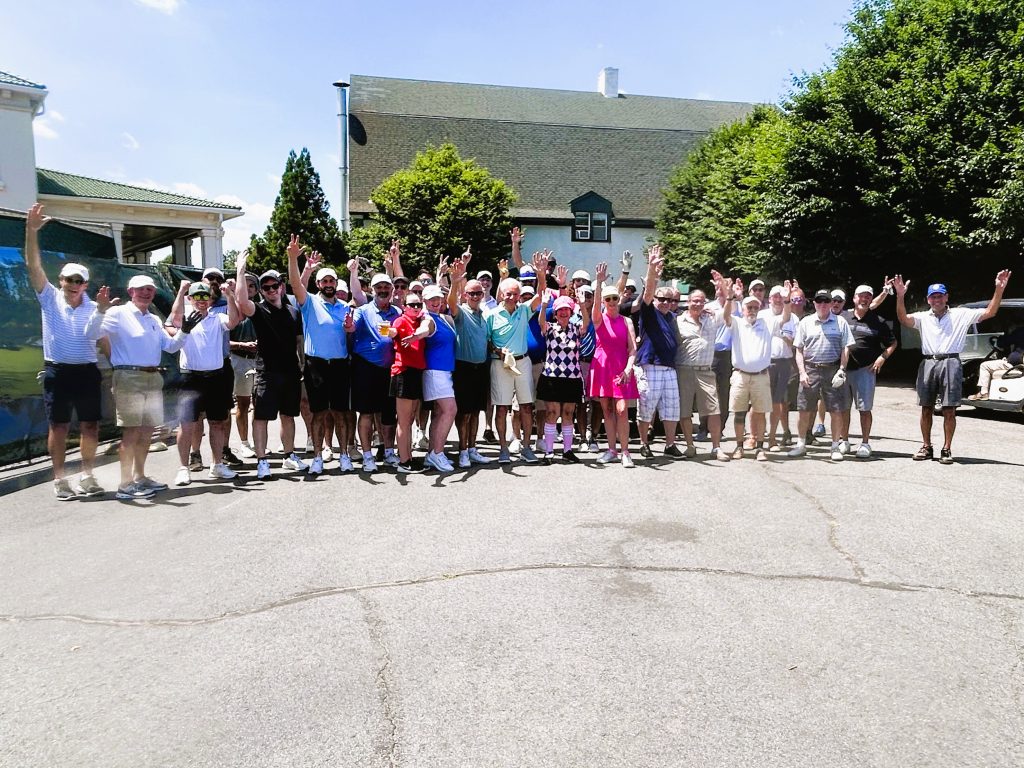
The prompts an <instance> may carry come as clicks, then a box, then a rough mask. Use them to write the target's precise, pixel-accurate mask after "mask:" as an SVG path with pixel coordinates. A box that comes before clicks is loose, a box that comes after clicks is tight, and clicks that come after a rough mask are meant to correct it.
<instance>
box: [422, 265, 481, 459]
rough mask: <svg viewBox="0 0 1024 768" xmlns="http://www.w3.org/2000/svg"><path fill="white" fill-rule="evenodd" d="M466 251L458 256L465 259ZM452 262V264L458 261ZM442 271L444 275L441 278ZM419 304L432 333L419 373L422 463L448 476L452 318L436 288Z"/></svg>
mask: <svg viewBox="0 0 1024 768" xmlns="http://www.w3.org/2000/svg"><path fill="white" fill-rule="evenodd" d="M469 255H470V254H469V248H468V247H467V249H466V252H465V253H464V254H463V255H462V258H466V259H468V257H469ZM462 258H460V259H456V262H460V263H461V261H462ZM442 269H443V270H444V275H441V271H442ZM449 269H450V267H448V265H447V262H446V260H444V259H442V260H441V266H440V267H439V268H438V274H439V277H443V276H445V275H447V273H448V270H449ZM423 303H424V305H425V306H426V309H427V313H428V314H429V316H430V319H431V320H432V321H433V330H432V332H431V334H430V335H429V336H428V337H427V338H426V341H425V342H424V352H425V357H426V369H425V370H424V371H423V402H424V403H425V404H426V405H427V407H428V408H429V409H430V412H431V416H430V428H429V432H428V435H427V441H428V443H429V451H428V453H427V457H426V459H425V460H424V464H425V466H430V467H433V468H434V469H436V470H437V471H438V472H451V471H453V470H454V469H455V467H453V466H452V463H451V462H450V461H449V460H448V457H447V456H445V454H444V446H445V442H446V441H447V440H448V433H449V432H451V430H452V424H454V423H455V413H456V410H457V406H456V403H455V384H454V380H453V373H454V371H455V353H456V347H457V344H458V342H457V331H456V329H455V321H454V319H453V318H452V317H450V316H448V315H445V314H443V313H442V310H443V309H444V307H445V292H444V289H443V288H441V286H440V285H437V284H431V285H427V286H424V288H423Z"/></svg>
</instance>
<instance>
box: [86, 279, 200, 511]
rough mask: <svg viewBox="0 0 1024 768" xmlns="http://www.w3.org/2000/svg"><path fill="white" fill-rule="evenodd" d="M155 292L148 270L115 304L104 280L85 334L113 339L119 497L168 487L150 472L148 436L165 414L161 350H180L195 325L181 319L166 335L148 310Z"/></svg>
mask: <svg viewBox="0 0 1024 768" xmlns="http://www.w3.org/2000/svg"><path fill="white" fill-rule="evenodd" d="M154 296H156V283H154V282H153V278H151V277H149V276H148V275H135V277H133V278H132V279H131V280H129V281H128V297H129V302H128V303H127V304H125V305H124V306H114V305H115V304H118V303H119V302H120V299H111V298H110V289H109V288H107V286H103V287H102V288H100V290H99V291H98V292H97V294H96V304H97V311H96V314H95V315H94V316H93V318H92V319H91V320H90V321H89V325H88V327H87V328H86V335H87V336H88V337H89V338H91V339H97V338H99V337H100V336H107V337H108V338H109V339H110V363H111V365H112V366H113V368H114V378H113V387H112V388H113V391H114V404H115V406H116V408H117V424H118V426H119V427H122V428H123V434H122V436H121V450H120V459H121V483H120V485H118V487H117V493H116V497H117V498H118V499H125V500H133V499H146V498H149V497H151V496H152V495H153V494H154V493H156V492H157V491H162V490H165V489H166V488H167V484H166V483H160V482H157V481H156V480H153V479H152V478H151V477H147V476H146V457H147V456H148V455H149V436H150V435H151V434H152V432H153V427H155V426H156V425H157V424H161V423H162V422H163V420H164V393H163V386H164V380H163V377H162V376H161V375H160V353H161V351H163V352H177V351H178V350H179V349H181V346H182V344H184V343H185V337H186V335H187V334H188V332H189V331H191V330H192V328H194V327H195V322H193V318H191V317H190V318H188V319H186V320H185V321H183V322H182V326H181V330H180V331H178V332H177V333H176V334H175V335H174V337H173V338H172V337H170V336H168V335H167V332H165V331H164V326H163V324H162V323H161V322H160V320H159V319H158V318H157V317H156V315H154V314H153V313H151V312H150V311H149V307H150V304H152V303H153V297H154Z"/></svg>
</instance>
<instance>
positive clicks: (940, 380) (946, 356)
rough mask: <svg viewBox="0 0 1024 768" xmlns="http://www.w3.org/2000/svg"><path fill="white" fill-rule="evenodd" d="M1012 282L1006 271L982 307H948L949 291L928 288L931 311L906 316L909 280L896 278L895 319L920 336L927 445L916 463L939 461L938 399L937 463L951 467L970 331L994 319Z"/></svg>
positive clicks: (941, 286)
mask: <svg viewBox="0 0 1024 768" xmlns="http://www.w3.org/2000/svg"><path fill="white" fill-rule="evenodd" d="M1009 280H1010V270H1008V269H1004V270H1002V271H1001V272H1000V273H999V274H998V275H996V280H995V291H994V292H993V294H992V299H991V300H990V301H989V303H988V306H987V307H985V308H984V309H968V308H967V307H955V308H953V309H950V308H949V291H947V290H946V286H945V285H944V284H942V283H932V284H931V285H929V286H928V291H927V295H928V306H929V307H931V309H929V310H928V311H927V312H914V313H912V314H909V315H908V314H907V307H906V294H907V286H908V285H910V281H909V280H908V281H906V282H903V275H896V276H895V277H894V278H893V281H892V284H893V287H894V288H895V289H896V317H897V318H898V319H899V321H900V325H902V326H903V327H905V328H916V329H917V330H918V331H919V332H920V334H921V354H922V356H923V358H924V359H923V360H921V365H920V367H919V368H918V370H917V404H918V405H919V406H921V437H922V439H923V441H924V442H923V444H922V445H921V447H920V448H919V449H918V451H917V453H915V454H914V461H926V460H929V459H933V458H934V457H935V451H934V449H933V448H932V413H933V411H934V408H935V401H936V399H938V400H939V402H940V404H941V406H942V433H943V443H942V450H941V451H940V452H939V461H940V462H942V463H943V464H952V463H953V453H952V446H953V433H954V432H956V407H957V406H958V405H960V399H961V396H962V394H963V385H964V369H963V365H962V364H961V363H960V353H961V352H963V349H964V343H965V341H966V340H967V331H968V330H970V328H971V326H972V325H974V324H975V323H980V322H981V321H982V320H988V319H989V318H991V317H995V315H996V312H997V311H998V310H999V305H1000V303H1002V300H1003V292H1004V291H1005V290H1006V284H1007V282H1009Z"/></svg>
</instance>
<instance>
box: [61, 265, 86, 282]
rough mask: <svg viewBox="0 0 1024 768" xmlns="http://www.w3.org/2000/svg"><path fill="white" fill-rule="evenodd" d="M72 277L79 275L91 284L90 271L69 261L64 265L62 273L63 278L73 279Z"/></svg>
mask: <svg viewBox="0 0 1024 768" xmlns="http://www.w3.org/2000/svg"><path fill="white" fill-rule="evenodd" d="M72 275H78V276H79V277H80V278H82V279H83V280H85V282H89V270H88V269H86V268H85V267H83V266H82V265H81V264H76V263H75V262H73V261H69V262H68V263H67V264H65V265H64V267H63V269H61V271H60V276H61V277H71V276H72Z"/></svg>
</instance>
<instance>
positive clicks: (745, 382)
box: [723, 281, 772, 461]
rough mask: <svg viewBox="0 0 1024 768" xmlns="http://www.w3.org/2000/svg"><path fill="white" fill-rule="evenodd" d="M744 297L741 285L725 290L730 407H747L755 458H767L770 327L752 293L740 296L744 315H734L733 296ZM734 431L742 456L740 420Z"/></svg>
mask: <svg viewBox="0 0 1024 768" xmlns="http://www.w3.org/2000/svg"><path fill="white" fill-rule="evenodd" d="M741 296H743V284H742V283H741V282H739V281H736V283H735V284H734V285H733V289H732V291H731V292H726V297H727V298H726V303H725V307H724V308H723V310H724V316H723V317H724V320H725V324H726V325H727V326H728V327H729V328H730V329H731V330H732V367H733V372H732V379H731V381H730V386H729V410H730V411H732V412H733V413H737V412H739V413H742V412H744V411H746V410H747V408H749V409H750V433H751V435H753V437H754V448H755V450H756V451H757V453H756V458H757V460H758V461H767V460H768V455H767V454H766V453H765V451H764V427H765V414H767V413H768V412H770V411H771V409H772V388H771V381H770V379H769V377H768V368H769V366H770V365H771V362H772V329H771V328H770V327H769V326H768V323H767V322H766V321H765V319H764V318H763V317H758V312H759V311H760V309H761V300H760V299H758V298H757V297H756V296H754V295H750V296H747V297H746V298H744V299H742V305H743V314H742V315H741V316H740V317H734V316H733V313H732V312H733V299H734V298H735V299H739V298H740V297H741ZM733 426H734V427H735V431H736V450H734V451H733V454H732V457H733V458H734V459H742V458H743V420H742V419H740V420H738V421H736V420H734V421H733Z"/></svg>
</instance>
